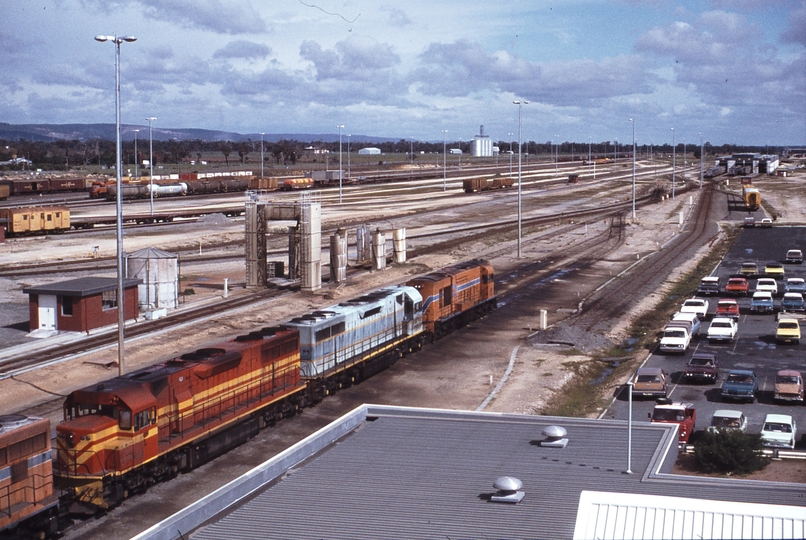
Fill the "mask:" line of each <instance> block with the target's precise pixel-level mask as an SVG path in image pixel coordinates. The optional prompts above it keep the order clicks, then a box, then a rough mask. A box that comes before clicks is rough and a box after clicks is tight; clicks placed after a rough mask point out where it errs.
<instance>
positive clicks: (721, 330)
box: [708, 317, 739, 341]
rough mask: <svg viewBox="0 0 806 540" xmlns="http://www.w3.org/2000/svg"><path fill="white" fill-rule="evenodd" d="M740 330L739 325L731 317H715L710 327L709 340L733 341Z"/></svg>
mask: <svg viewBox="0 0 806 540" xmlns="http://www.w3.org/2000/svg"><path fill="white" fill-rule="evenodd" d="M738 331H739V325H738V324H736V321H734V320H733V319H731V318H729V317H714V320H713V321H711V326H709V327H708V341H732V340H733V338H735V337H736V332H738Z"/></svg>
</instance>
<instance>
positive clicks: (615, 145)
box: [613, 139, 618, 165]
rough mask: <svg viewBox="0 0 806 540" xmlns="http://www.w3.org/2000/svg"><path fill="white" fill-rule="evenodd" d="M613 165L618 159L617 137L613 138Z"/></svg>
mask: <svg viewBox="0 0 806 540" xmlns="http://www.w3.org/2000/svg"><path fill="white" fill-rule="evenodd" d="M613 141H614V143H615V144H613V165H615V164H616V162H617V161H618V139H613Z"/></svg>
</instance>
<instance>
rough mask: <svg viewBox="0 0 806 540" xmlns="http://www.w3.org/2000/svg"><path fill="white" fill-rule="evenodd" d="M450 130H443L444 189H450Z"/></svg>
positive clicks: (510, 174)
mask: <svg viewBox="0 0 806 540" xmlns="http://www.w3.org/2000/svg"><path fill="white" fill-rule="evenodd" d="M511 147H512V143H510V150H511V149H512V148H511ZM447 150H448V130H447V129H443V130H442V191H446V190H447V189H448V151H447ZM510 163H512V158H510ZM509 176H512V170H511V166H510V173H509Z"/></svg>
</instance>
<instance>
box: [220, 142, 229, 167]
mask: <svg viewBox="0 0 806 540" xmlns="http://www.w3.org/2000/svg"><path fill="white" fill-rule="evenodd" d="M218 149H219V150H221V153H222V154H224V162H225V163H226V164H227V167H229V155H230V154H231V153H232V145H231V144H230V143H229V141H225V142H223V143H221V146H219V147H218Z"/></svg>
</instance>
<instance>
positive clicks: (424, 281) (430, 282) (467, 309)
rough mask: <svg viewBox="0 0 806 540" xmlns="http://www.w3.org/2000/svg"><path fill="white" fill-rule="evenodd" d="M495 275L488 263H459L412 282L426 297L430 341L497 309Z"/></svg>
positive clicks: (424, 305)
mask: <svg viewBox="0 0 806 540" xmlns="http://www.w3.org/2000/svg"><path fill="white" fill-rule="evenodd" d="M494 281H495V274H494V272H493V267H492V266H491V265H490V263H488V262H487V261H483V260H478V259H477V260H472V261H467V262H463V263H458V264H455V265H453V266H449V267H447V268H443V269H442V270H439V271H437V272H432V273H430V274H427V275H425V276H421V277H417V278H414V279H412V280H409V281H408V283H407V285H409V286H411V287H414V288H415V289H417V290H418V291H419V292H420V294H421V295H422V297H423V308H422V311H423V327H424V329H425V331H426V332H427V333H428V335H429V337H430V339H431V340H434V339H438V338H440V337H442V336H444V335H445V334H447V333H449V332H451V331H453V330H455V329H456V328H460V327H462V326H465V325H466V324H467V323H469V322H470V321H472V320H475V319H477V318H479V317H481V316H483V315H485V314H486V313H489V312H490V311H492V310H493V309H495V307H496V305H497V297H496V296H495V284H494Z"/></svg>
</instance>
